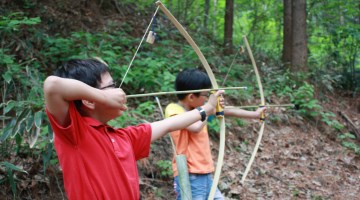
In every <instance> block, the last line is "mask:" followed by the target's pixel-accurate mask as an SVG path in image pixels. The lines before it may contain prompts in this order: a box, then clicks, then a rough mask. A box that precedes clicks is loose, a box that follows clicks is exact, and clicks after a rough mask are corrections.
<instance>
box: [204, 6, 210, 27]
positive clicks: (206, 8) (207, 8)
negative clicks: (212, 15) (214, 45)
mask: <svg viewBox="0 0 360 200" xmlns="http://www.w3.org/2000/svg"><path fill="white" fill-rule="evenodd" d="M209 10H210V0H205V16H204V28H205V30H207V28H208V21H209Z"/></svg>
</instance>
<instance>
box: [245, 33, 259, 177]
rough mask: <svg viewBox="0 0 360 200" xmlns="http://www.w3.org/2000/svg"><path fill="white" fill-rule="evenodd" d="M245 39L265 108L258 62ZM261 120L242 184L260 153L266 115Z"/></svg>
mask: <svg viewBox="0 0 360 200" xmlns="http://www.w3.org/2000/svg"><path fill="white" fill-rule="evenodd" d="M243 39H244V42H245V45H246V48H247V51H248V52H249V56H250V59H251V62H252V65H253V67H254V71H255V74H256V80H257V83H258V86H259V92H260V98H261V105H260V106H264V105H265V98H264V91H263V87H262V84H261V80H260V75H259V71H258V68H257V67H256V62H255V59H254V56H253V54H252V51H251V48H250V45H249V42H248V40H247V39H246V36H245V35H244V36H243ZM260 119H261V127H260V131H259V136H258V139H257V141H256V144H255V147H254V151H253V153H252V154H251V157H250V160H249V163H248V164H247V166H246V169H245V172H244V174H243V176H242V178H241V183H242V184H244V182H245V179H246V176H247V174H248V173H249V171H250V168H251V165H252V164H253V162H254V159H255V156H256V153H257V151H258V149H259V145H260V142H261V139H262V136H263V133H264V128H265V122H264V120H263V119H264V114H262V116H261V117H260Z"/></svg>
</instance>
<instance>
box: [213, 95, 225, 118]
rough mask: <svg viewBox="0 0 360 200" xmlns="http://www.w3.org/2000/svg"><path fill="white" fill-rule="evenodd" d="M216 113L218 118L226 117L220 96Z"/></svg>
mask: <svg viewBox="0 0 360 200" xmlns="http://www.w3.org/2000/svg"><path fill="white" fill-rule="evenodd" d="M215 92H216V91H211V94H214V93H215ZM215 115H216V117H217V118H223V117H224V109H223V108H222V107H221V105H220V96H218V97H217V104H216V112H215Z"/></svg>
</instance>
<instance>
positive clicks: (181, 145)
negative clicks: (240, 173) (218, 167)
mask: <svg viewBox="0 0 360 200" xmlns="http://www.w3.org/2000/svg"><path fill="white" fill-rule="evenodd" d="M184 112H186V110H185V109H184V108H183V107H182V106H180V105H179V104H176V103H171V104H169V105H168V106H167V107H166V109H165V118H168V117H171V116H174V115H178V114H181V113H184ZM170 135H171V138H172V139H173V141H174V144H175V146H176V154H177V155H179V154H183V155H185V156H186V160H187V167H188V171H189V173H195V174H208V173H211V172H213V171H214V164H213V160H212V156H211V150H210V142H209V135H208V130H207V126H206V125H205V126H204V128H203V129H202V130H201V131H200V132H198V133H192V132H190V131H188V130H186V129H182V130H178V131H174V132H171V133H170ZM172 167H173V171H174V176H177V175H178V171H177V167H176V161H175V157H174V158H173V160H172Z"/></svg>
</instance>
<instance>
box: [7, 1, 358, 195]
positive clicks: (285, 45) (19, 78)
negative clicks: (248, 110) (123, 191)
mask: <svg viewBox="0 0 360 200" xmlns="http://www.w3.org/2000/svg"><path fill="white" fill-rule="evenodd" d="M163 3H164V4H165V6H167V8H168V9H169V10H170V11H171V12H172V13H173V14H174V15H175V17H176V18H177V19H178V20H179V21H180V22H181V24H183V25H184V27H186V29H187V30H188V32H189V33H190V35H191V36H192V38H193V39H194V40H195V41H196V43H197V44H198V45H199V47H200V48H201V50H202V52H203V54H204V55H205V57H206V58H207V60H208V62H209V64H210V66H211V68H212V70H213V72H214V74H215V77H216V78H217V81H218V83H219V85H223V86H225V87H227V86H247V87H248V90H246V91H227V92H226V96H227V97H226V98H227V102H228V104H229V105H233V106H247V105H259V103H260V101H259V93H258V85H257V83H256V79H255V74H254V71H253V68H252V65H251V61H250V59H249V55H248V52H247V51H246V48H245V46H244V41H243V35H246V36H247V38H248V40H249V43H250V45H251V47H252V50H253V54H254V57H255V60H256V64H257V66H258V68H259V71H260V75H261V80H262V82H263V87H264V91H265V97H266V103H267V104H287V103H292V104H295V105H296V109H295V108H294V109H293V108H286V107H270V108H269V109H268V116H267V121H266V125H267V126H266V128H265V134H264V139H263V142H262V145H261V147H260V152H259V153H258V155H257V157H256V160H255V164H254V166H253V168H252V169H251V171H250V174H249V177H248V180H247V182H246V183H245V184H244V185H241V184H240V179H241V176H242V173H243V171H244V168H245V166H246V164H247V162H248V160H249V157H250V154H251V152H252V149H253V147H254V143H255V141H256V136H257V132H258V128H259V126H258V125H259V122H258V121H256V120H254V121H250V120H240V119H227V121H226V122H227V123H226V125H227V128H228V131H227V136H226V137H227V139H226V156H225V158H224V159H225V163H224V167H223V172H222V175H221V178H220V183H219V188H220V189H221V190H222V191H223V193H224V195H225V196H226V198H227V199H357V198H359V197H358V194H359V193H360V187H359V185H360V173H359V166H360V159H359V156H360V142H359V141H360V128H359V127H360V118H359V113H360V98H359V91H360V63H359V45H360V12H359V10H360V2H359V1H357V0H348V1H333V0H322V1H320V0H307V1H305V0H298V1H295V0H283V1H280V0H275V1H273V0H263V1H258V0H253V1H245V0H226V1H225V0H223V1H221V0H204V1H202V0H201V1H200V0H198V1H195V0H183V1H180V0H164V1H163ZM155 9H156V6H155V1H145V0H142V1H133V0H123V1H119V0H87V1H85V0H82V1H70V0H54V1H46V0H15V1H13V0H2V1H1V2H0V36H1V47H0V66H1V68H0V72H1V73H0V74H1V81H0V84H1V88H0V91H1V94H0V97H1V104H0V108H1V111H2V113H1V122H2V123H1V125H0V127H1V132H0V149H1V151H0V188H1V190H0V197H1V199H66V194H65V192H64V189H63V183H62V174H61V169H60V167H59V163H58V160H57V156H56V153H55V151H54V146H53V132H52V130H51V128H50V126H49V122H48V119H47V117H46V115H45V113H44V100H43V91H42V84H43V81H44V79H45V78H46V77H47V76H48V75H50V74H52V72H53V71H54V70H55V69H56V68H57V67H58V66H59V65H60V64H61V63H62V62H63V61H65V60H67V59H70V58H88V57H94V56H98V57H101V58H102V59H104V60H105V61H106V62H107V63H108V64H109V66H110V68H111V71H112V74H113V77H114V79H115V80H118V82H121V80H122V79H123V76H124V74H125V72H126V70H127V68H128V65H129V63H130V61H131V59H132V58H133V56H134V53H135V50H136V48H137V47H138V45H139V42H140V40H141V38H142V37H143V35H144V33H145V29H146V27H147V26H148V24H149V22H150V20H151V18H152V15H153V13H154V11H155ZM154 22H155V23H153V24H152V25H151V29H150V30H152V31H154V32H156V33H157V36H156V41H155V43H154V44H149V43H143V45H142V46H141V48H140V50H139V53H138V54H137V56H136V57H135V60H134V63H133V66H132V67H131V69H130V72H129V74H128V75H127V77H126V79H124V84H123V86H122V88H123V90H124V91H125V92H126V93H127V94H137V93H149V92H158V91H173V82H174V80H175V76H176V74H177V73H178V72H179V71H181V70H182V69H184V68H192V67H199V68H200V69H203V67H202V66H201V63H200V62H199V60H198V58H197V56H196V54H195V53H194V51H193V50H192V48H191V47H190V46H189V45H187V43H186V42H185V40H184V38H183V37H182V36H181V35H180V33H179V31H178V30H177V29H176V28H175V27H174V26H173V25H172V24H171V23H170V22H169V20H168V19H167V18H166V17H165V15H163V13H161V12H160V11H159V13H158V14H157V15H156V20H155V21H154ZM160 100H161V105H162V106H163V107H164V106H165V105H166V104H168V103H169V102H171V101H176V98H175V97H174V96H166V97H164V96H161V97H160ZM128 104H129V111H128V112H127V113H125V114H124V116H122V117H120V118H118V119H116V120H114V121H112V122H111V124H112V125H114V126H117V127H124V126H127V125H134V124H138V123H142V122H144V121H145V120H146V121H154V120H158V119H161V112H160V109H159V107H158V106H157V103H156V102H155V100H154V97H144V98H136V99H129V101H128ZM209 127H210V137H211V140H212V150H213V153H214V160H215V158H216V157H217V154H218V143H219V136H218V134H217V133H218V132H219V126H218V124H217V121H216V120H213V121H212V122H210V123H209ZM171 158H172V149H171V144H170V142H169V139H168V138H167V137H165V138H164V139H163V140H160V141H158V142H156V143H154V144H152V151H151V155H150V157H149V159H147V160H142V161H141V162H139V163H138V164H139V174H140V176H141V181H140V186H141V192H142V196H143V197H144V198H145V199H168V198H174V193H173V191H172V181H171V180H172V171H171V161H170V160H171Z"/></svg>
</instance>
